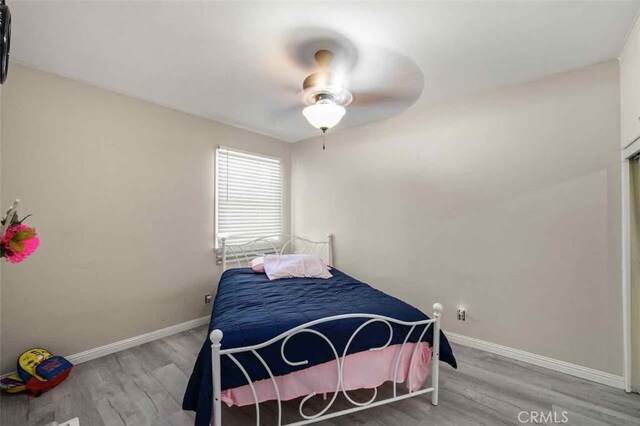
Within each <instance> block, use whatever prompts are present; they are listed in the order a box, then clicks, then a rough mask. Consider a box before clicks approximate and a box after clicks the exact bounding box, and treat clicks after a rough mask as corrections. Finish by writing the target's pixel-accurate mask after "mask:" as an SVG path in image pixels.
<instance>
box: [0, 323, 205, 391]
mask: <svg viewBox="0 0 640 426" xmlns="http://www.w3.org/2000/svg"><path fill="white" fill-rule="evenodd" d="M208 323H209V317H208V316H206V317H202V318H196V319H193V320H190V321H186V322H182V323H180V324H176V325H172V326H169V327H165V328H161V329H160V330H155V331H151V332H149V333H145V334H141V335H139V336H134V337H130V338H128V339H124V340H120V341H118V342H113V343H109V344H108V345H104V346H99V347H97V348H93V349H89V350H86V351H83V352H80V353H77V354H73V355H65V358H67V359H68V360H69V361H71V363H72V364H82V363H83V362H87V361H91V360H92V359H96V358H100V357H103V356H107V355H111V354H113V353H116V352H120V351H123V350H125V349H129V348H133V347H134V346H140V345H142V344H145V343H149V342H152V341H154V340H158V339H162V338H163V337H167V336H171V335H173V334H178V333H181V332H183V331H187V330H191V329H192V328H196V327H199V326H201V325H205V324H208ZM12 373H15V371H12V372H11V373H7V374H3V375H1V376H0V378H4V377H7V376H8V375H10V374H12Z"/></svg>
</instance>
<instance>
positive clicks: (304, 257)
mask: <svg viewBox="0 0 640 426" xmlns="http://www.w3.org/2000/svg"><path fill="white" fill-rule="evenodd" d="M264 271H265V272H266V274H267V277H268V278H269V279H270V280H277V279H280V278H324V279H327V278H332V277H333V275H331V272H329V268H327V265H326V264H325V263H324V260H322V258H321V257H320V256H318V255H315V254H283V255H280V256H277V255H267V256H265V257H264Z"/></svg>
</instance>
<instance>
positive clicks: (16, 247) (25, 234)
mask: <svg viewBox="0 0 640 426" xmlns="http://www.w3.org/2000/svg"><path fill="white" fill-rule="evenodd" d="M0 244H2V251H3V255H4V257H5V258H6V259H7V261H8V262H11V263H20V262H22V261H23V260H25V259H26V258H27V257H28V256H30V255H31V254H33V252H34V251H36V249H37V248H38V246H39V245H40V238H39V237H38V234H37V233H36V230H35V229H34V228H31V227H30V226H27V225H23V224H21V223H18V224H16V225H11V226H10V227H9V228H7V230H6V232H5V233H4V235H3V236H2V240H1V241H0Z"/></svg>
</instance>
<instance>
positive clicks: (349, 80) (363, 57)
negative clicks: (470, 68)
mask: <svg viewBox="0 0 640 426" xmlns="http://www.w3.org/2000/svg"><path fill="white" fill-rule="evenodd" d="M295 36H296V37H295V38H294V37H292V38H293V42H292V43H291V44H290V45H289V46H290V48H289V49H288V52H289V57H290V58H291V59H292V61H293V64H295V66H296V67H297V68H298V69H306V70H308V71H307V72H310V74H306V78H304V81H303V82H302V94H301V97H299V98H297V99H298V102H300V99H301V100H302V103H303V104H304V105H305V107H304V108H303V109H302V115H303V116H304V117H305V118H306V120H307V121H308V122H309V124H311V125H312V126H313V127H315V128H316V129H319V130H320V131H321V132H322V133H321V134H322V135H323V136H324V134H325V133H326V132H327V131H328V130H330V129H332V128H333V127H335V126H337V125H338V124H339V123H341V122H344V123H345V124H346V126H347V127H353V126H358V125H361V124H365V123H368V122H372V121H377V120H381V119H384V118H389V117H391V116H394V115H397V114H399V113H400V112H402V111H403V110H405V109H406V108H408V107H409V106H411V105H412V104H413V103H414V102H415V101H416V100H417V99H418V98H419V97H420V95H421V93H422V90H423V87H424V78H423V75H422V71H421V70H420V68H419V67H418V66H417V65H416V64H415V63H414V62H413V61H412V60H411V59H409V58H408V57H406V56H405V55H403V54H402V53H400V52H396V51H393V50H391V49H388V48H384V47H380V46H373V45H366V44H359V45H358V46H356V45H355V44H354V43H352V42H351V41H350V40H348V39H347V38H346V37H344V36H341V35H339V34H337V33H331V32H326V31H318V30H313V29H306V30H304V31H302V30H301V32H299V33H297V34H295ZM298 87H300V86H298ZM294 90H295V89H294ZM298 90H299V89H298ZM290 93H291V92H290ZM298 93H299V92H298ZM292 107H294V106H293V105H292ZM299 108H300V104H299V103H298V106H297V107H294V109H295V110H296V111H300V109H299ZM298 113H299V112H298Z"/></svg>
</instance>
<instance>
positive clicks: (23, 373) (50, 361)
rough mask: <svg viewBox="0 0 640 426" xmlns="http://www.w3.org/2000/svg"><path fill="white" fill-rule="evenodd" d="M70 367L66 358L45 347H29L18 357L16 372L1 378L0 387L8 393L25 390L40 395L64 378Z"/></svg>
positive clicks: (30, 393)
mask: <svg viewBox="0 0 640 426" xmlns="http://www.w3.org/2000/svg"><path fill="white" fill-rule="evenodd" d="M72 368H73V365H72V364H71V363H70V362H69V361H68V360H66V359H65V358H63V357H61V356H57V355H52V354H51V352H49V351H47V350H46V349H41V348H34V349H29V350H28V351H26V352H24V353H23V354H22V355H20V357H18V365H17V373H16V374H12V375H11V376H9V377H6V378H4V379H2V381H0V382H1V383H0V387H2V388H3V389H5V390H6V391H7V392H10V393H16V392H21V391H23V390H26V391H27V393H28V394H29V395H30V396H40V395H41V394H42V393H43V392H46V391H48V390H50V389H52V388H54V387H55V386H57V385H58V384H59V383H60V382H62V381H63V380H64V379H66V378H67V377H68V376H69V373H71V369H72Z"/></svg>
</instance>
